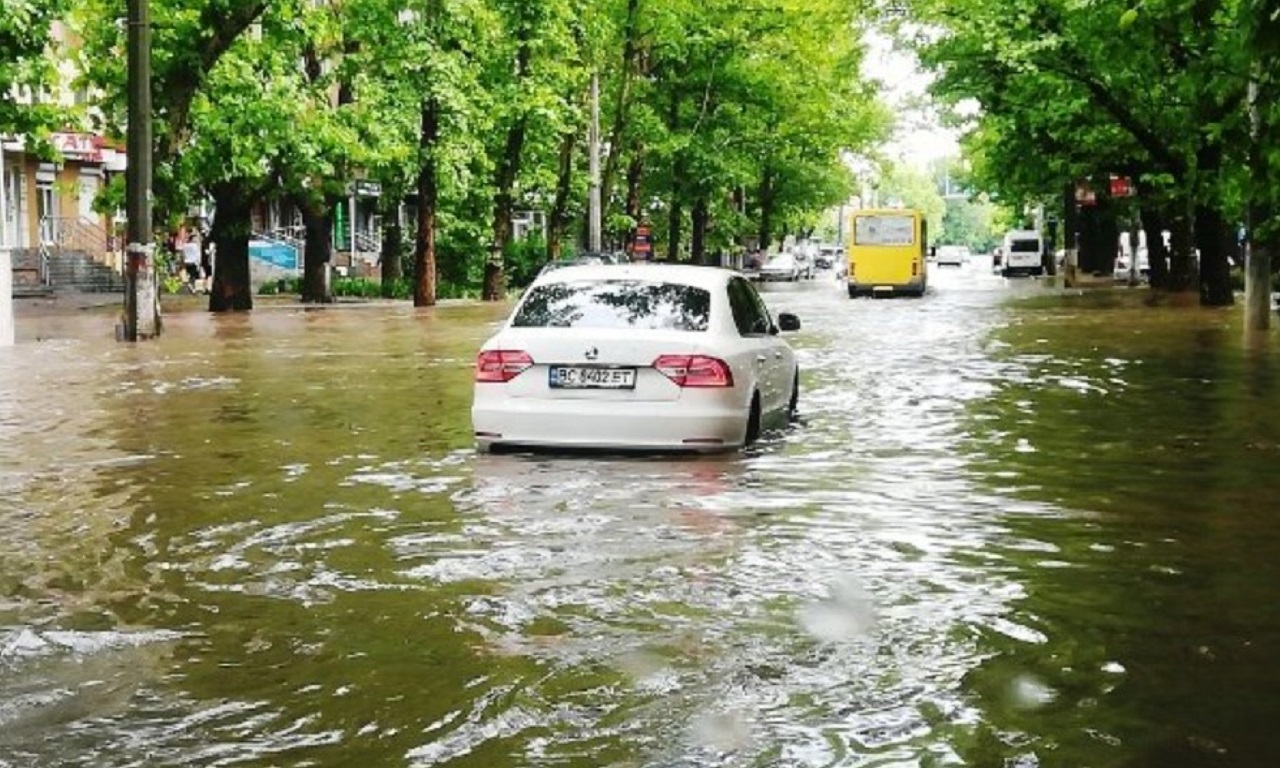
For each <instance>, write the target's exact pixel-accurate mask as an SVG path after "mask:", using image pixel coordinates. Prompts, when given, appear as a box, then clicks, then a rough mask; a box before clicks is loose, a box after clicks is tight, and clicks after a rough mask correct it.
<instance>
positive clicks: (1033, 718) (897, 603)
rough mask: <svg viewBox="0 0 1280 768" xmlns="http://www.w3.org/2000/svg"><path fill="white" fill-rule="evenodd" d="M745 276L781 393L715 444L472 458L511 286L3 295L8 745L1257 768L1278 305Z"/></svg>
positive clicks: (1263, 740) (1001, 284)
mask: <svg viewBox="0 0 1280 768" xmlns="http://www.w3.org/2000/svg"><path fill="white" fill-rule="evenodd" d="M763 291H764V294H765V298H766V300H767V303H768V304H769V305H770V307H771V309H772V310H773V311H774V312H775V314H776V313H777V312H778V311H781V310H786V311H793V312H796V313H797V314H798V315H800V317H801V319H802V321H803V323H804V327H803V330H802V331H801V332H800V333H798V334H795V335H794V336H792V337H791V341H792V344H793V346H794V347H795V348H796V349H797V353H798V355H799V359H800V364H801V370H802V380H801V387H802V394H801V400H800V406H801V411H802V414H803V419H802V423H801V424H799V425H797V426H796V427H794V428H792V429H790V430H788V431H786V432H784V433H776V434H772V435H769V436H767V437H766V439H765V440H763V441H762V442H761V443H760V444H758V445H756V446H753V447H752V448H751V449H749V450H748V451H746V452H744V453H734V454H728V455H722V456H711V457H701V458H673V457H657V458H643V457H626V456H601V457H581V456H546V455H536V456H530V455H505V456H487V455H477V454H476V453H475V452H474V450H473V448H472V443H471V435H470V421H469V414H468V409H469V407H470V401H471V386H472V385H471V365H472V362H473V359H474V354H475V351H476V349H477V347H478V346H479V344H480V343H481V341H482V340H483V339H484V338H485V337H487V336H488V334H489V333H490V332H491V330H492V328H493V325H494V324H495V323H497V322H498V321H499V320H500V319H501V318H502V317H503V316H504V315H505V313H506V310H507V307H505V306H501V307H499V306H479V305H466V304H454V305H444V306H441V307H437V308H434V309H431V310H422V311H415V310H414V309H412V308H411V307H408V306H403V305H395V306H390V305H372V306H368V307H342V308H328V309H313V310H304V309H299V308H290V307H276V308H262V309H259V310H257V311H255V312H254V313H252V314H250V315H244V316H228V317H215V316H211V315H208V314H206V313H203V312H188V313H180V314H169V315H167V316H166V327H165V333H164V336H163V337H162V338H160V339H159V340H157V341H155V342H149V343H145V344H139V345H136V346H130V345H126V344H117V343H116V342H115V341H113V340H112V325H113V318H112V315H111V314H110V313H109V312H108V313H93V312H87V313H80V314H79V315H76V316H74V317H70V318H38V319H33V318H24V317H23V316H22V315H21V314H19V317H18V323H17V331H18V341H19V343H18V345H17V346H16V347H14V348H11V349H0V537H2V538H3V539H4V541H5V542H6V544H5V547H4V556H3V558H0V768H19V767H21V768H28V767H29V766H86V767H88V766H93V767H95V768H97V767H100V766H113V767H114V766H233V765H234V766H285V765H287V766H348V765H366V766H370V767H372V766H474V767H476V768H494V767H502V766H543V765H555V766H582V767H584V768H586V767H588V766H662V767H671V768H675V767H677V766H953V765H954V766H962V765H963V766H1017V767H1019V768H1024V767H1026V768H1029V767H1031V766H1126V767H1129V766H1160V767H1161V768H1176V767H1182V766H1185V767H1186V768H1191V767H1193V766H1195V767H1196V768H1199V767H1202V766H1267V765H1276V764H1280V743H1278V742H1277V741H1276V739H1275V738H1274V737H1273V735H1272V733H1271V731H1270V729H1271V728H1272V727H1273V725H1272V724H1273V723H1274V722H1275V721H1276V719H1277V718H1278V717H1280V693H1278V692H1280V667H1277V665H1276V664H1275V660H1276V659H1277V658H1280V608H1278V606H1280V565H1277V562H1280V558H1278V557H1277V553H1280V518H1277V517H1276V515H1275V509H1276V507H1275V499H1277V498H1280V480H1278V479H1277V478H1280V473H1277V471H1276V470H1277V464H1278V462H1280V408H1277V407H1276V403H1277V402H1280V400H1278V398H1280V348H1277V347H1278V344H1277V342H1276V341H1275V340H1274V337H1273V340H1272V341H1271V342H1270V344H1269V348H1268V349H1264V350H1246V349H1245V348H1244V345H1243V344H1242V341H1241V338H1242V334H1241V332H1240V327H1239V324H1240V314H1241V311H1240V310H1239V309H1233V310H1201V309H1199V308H1194V309H1170V308H1147V307H1136V306H1128V305H1127V304H1124V303H1121V302H1116V303H1115V304H1114V306H1111V305H1109V303H1108V302H1107V301H1105V300H1097V301H1092V302H1081V301H1078V300H1077V301H1043V302H1037V303H1035V304H1032V305H1029V306H1017V307H1011V306H1009V305H1008V303H1007V302H1008V300H1009V299H1010V298H1012V297H1015V296H1020V295H1028V296H1041V295H1045V294H1049V293H1050V291H1047V290H1046V289H1045V288H1044V287H1043V286H1040V285H1039V284H1037V283H1036V282H1035V281H1031V280H1023V281H1005V280H1003V279H1001V278H998V277H996V276H993V275H991V274H990V273H989V272H988V271H986V270H984V269H982V268H980V267H979V265H976V264H970V265H967V266H965V267H962V268H952V269H935V270H934V271H933V273H932V289H931V291H930V294H929V295H928V296H926V297H925V298H923V299H920V300H912V299H902V300H867V299H862V300H856V301H851V300H849V299H848V298H847V296H846V295H845V293H844V289H843V287H842V285H841V284H839V283H837V282H835V281H833V280H831V279H830V278H823V279H820V280H815V281H812V282H805V283H800V284H781V285H769V286H766V287H765V288H764V289H763ZM1085 304H1090V305H1091V306H1085ZM1094 305H1096V306H1094ZM1273 334H1274V332H1273Z"/></svg>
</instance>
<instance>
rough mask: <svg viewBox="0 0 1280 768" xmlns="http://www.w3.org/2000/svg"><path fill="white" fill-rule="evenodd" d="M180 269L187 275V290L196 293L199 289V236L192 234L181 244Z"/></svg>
mask: <svg viewBox="0 0 1280 768" xmlns="http://www.w3.org/2000/svg"><path fill="white" fill-rule="evenodd" d="M182 268H183V269H184V270H186V273H187V280H186V284H187V288H188V289H189V290H190V291H191V292H192V293H198V292H199V288H200V236H199V235H197V234H195V233H192V234H191V236H190V237H188V238H187V241H186V242H185V243H183V244H182Z"/></svg>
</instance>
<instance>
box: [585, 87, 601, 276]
mask: <svg viewBox="0 0 1280 768" xmlns="http://www.w3.org/2000/svg"><path fill="white" fill-rule="evenodd" d="M587 144H588V148H589V150H590V151H589V155H590V172H591V191H590V192H589V194H588V199H587V250H589V251H599V250H600V204H601V200H600V197H601V195H600V75H598V74H595V73H593V74H592V75H591V127H590V129H589V130H588V132H587Z"/></svg>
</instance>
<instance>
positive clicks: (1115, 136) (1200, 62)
mask: <svg viewBox="0 0 1280 768" xmlns="http://www.w3.org/2000/svg"><path fill="white" fill-rule="evenodd" d="M1237 5H1238V4H1237V3H1233V2H1214V1H1212V0H1197V2H1192V3H1184V2H1174V0H1161V1H1157V2H1150V3H1144V4H1142V6H1141V10H1140V11H1136V10H1134V9H1132V8H1130V5H1129V4H1128V3H1127V1H1126V0H1107V1H1105V2H1100V3H1090V4H1083V5H1082V4H1076V3H1067V2H1061V1H1060V0H1019V1H1018V2H1017V3H1014V4H1012V5H1010V4H1005V5H1002V6H999V7H996V6H991V5H989V4H986V3H982V2H976V0H965V1H964V2H959V3H953V2H946V3H943V2H939V1H938V0H916V2H913V3H912V4H911V7H912V8H913V9H914V10H915V12H916V13H917V15H918V18H920V19H922V20H924V21H927V22H929V23H930V24H932V25H936V26H935V33H933V34H931V35H930V37H929V39H923V37H922V40H921V42H920V44H919V49H920V51H921V54H922V58H923V60H924V61H925V62H926V63H928V64H929V65H931V66H932V67H934V68H935V69H936V70H937V71H938V72H939V73H940V77H939V79H938V81H937V84H936V86H935V93H936V94H938V95H939V96H940V97H941V98H943V99H944V100H946V101H947V102H949V103H951V104H959V103H961V102H963V101H964V100H977V101H978V102H979V103H980V104H981V111H980V112H979V114H978V117H977V118H976V119H975V120H974V126H973V127H974V130H972V132H971V133H970V135H969V137H968V138H967V139H966V141H965V148H966V151H967V152H968V153H969V154H970V156H971V159H972V161H973V163H974V168H975V173H976V174H978V175H979V176H980V177H981V178H983V180H984V181H985V182H986V183H987V184H988V185H989V186H990V188H991V189H994V190H998V191H999V192H1000V195H1001V198H1002V199H1004V200H1006V201H1007V202H1008V201H1020V200H1028V199H1030V198H1040V199H1044V198H1046V197H1056V196H1058V194H1059V193H1060V190H1063V189H1064V188H1066V187H1068V186H1069V185H1071V184H1073V183H1074V182H1076V181H1077V180H1079V179H1084V178H1093V179H1095V180H1100V181H1099V182H1098V184H1099V186H1103V187H1105V180H1106V178H1107V175H1108V174H1111V173H1121V174H1126V175H1129V176H1131V177H1133V178H1135V179H1138V180H1139V182H1140V189H1141V191H1142V193H1143V196H1144V198H1145V201H1144V202H1145V203H1146V204H1148V205H1149V206H1150V209H1151V215H1150V216H1148V217H1146V218H1151V219H1155V218H1157V216H1156V214H1157V213H1161V214H1163V216H1161V218H1165V219H1167V220H1168V225H1169V227H1170V228H1171V229H1172V230H1173V231H1174V244H1175V248H1174V253H1173V254H1172V256H1171V259H1170V265H1169V266H1170V271H1169V275H1168V280H1167V281H1163V280H1160V281H1158V280H1157V279H1156V275H1154V274H1153V284H1156V283H1157V282H1164V284H1166V285H1167V286H1168V287H1170V288H1173V289H1175V290H1177V289H1183V288H1189V287H1194V286H1195V269H1194V266H1195V265H1194V260H1193V255H1192V254H1193V252H1194V250H1195V249H1196V248H1199V250H1200V253H1201V259H1200V264H1201V271H1200V276H1201V279H1200V283H1199V286H1200V290H1201V299H1202V302H1204V303H1207V304H1221V303H1229V302H1230V301H1231V295H1230V287H1229V284H1228V281H1227V279H1226V278H1227V275H1226V253H1225V251H1224V249H1223V247H1222V245H1223V243H1222V240H1223V239H1224V238H1223V237H1222V234H1223V233H1224V232H1225V231H1226V229H1227V227H1226V226H1225V222H1226V221H1228V220H1231V219H1232V218H1235V217H1236V216H1238V214H1239V206H1240V203H1239V199H1240V197H1239V195H1238V194H1235V193H1233V188H1234V187H1235V186H1237V183H1236V182H1235V181H1233V178H1232V177H1233V175H1235V174H1236V173H1237V171H1236V170H1235V169H1236V168H1238V164H1239V159H1238V150H1237V149H1236V147H1237V146H1238V145H1241V144H1242V143H1241V142H1237V141H1235V140H1234V139H1233V138H1232V137H1233V136H1236V135H1238V134H1239V132H1240V130H1241V128H1242V126H1243V123H1242V115H1243V110H1242V107H1241V105H1242V97H1243V94H1244V83H1245V78H1244V69H1243V62H1244V61H1245V58H1244V57H1243V55H1242V54H1241V52H1240V49H1241V45H1240V32H1239V29H1238V26H1239V25H1238V14H1237V8H1236V6H1237ZM938 31H940V32H941V34H937V32H938ZM1102 202H1103V203H1104V205H1103V206H1100V207H1099V209H1098V210H1100V211H1103V212H1106V211H1107V210H1108V209H1107V206H1106V205H1105V203H1107V202H1108V201H1107V200H1106V196H1105V194H1104V195H1103V201H1102ZM1113 215H1114V214H1113ZM1111 231H1112V232H1113V233H1114V224H1113V225H1111ZM1106 240H1107V238H1106V237H1103V238H1102V239H1101V240H1100V241H1099V242H1100V245H1101V246H1102V247H1103V250H1104V252H1105V251H1110V252H1112V253H1113V252H1114V238H1111V242H1110V243H1107V242H1106ZM1148 240H1149V242H1156V241H1159V240H1160V238H1159V237H1158V233H1157V237H1155V238H1153V237H1152V236H1151V234H1150V233H1149V235H1148ZM1153 266H1154V265H1153ZM1154 271H1155V270H1154V269H1153V273H1154Z"/></svg>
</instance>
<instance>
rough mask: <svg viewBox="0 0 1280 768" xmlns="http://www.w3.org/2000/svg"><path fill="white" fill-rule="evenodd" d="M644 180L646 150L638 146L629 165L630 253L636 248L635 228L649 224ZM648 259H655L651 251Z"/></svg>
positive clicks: (647, 256)
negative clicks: (643, 198) (642, 189)
mask: <svg viewBox="0 0 1280 768" xmlns="http://www.w3.org/2000/svg"><path fill="white" fill-rule="evenodd" d="M643 179H644V149H643V147H641V146H639V145H637V146H636V147H634V149H633V151H632V153H631V161H630V162H629V163H628V164H627V217H628V218H629V219H631V223H632V226H631V231H630V232H628V233H627V243H626V245H627V250H628V251H629V252H630V251H632V249H633V248H634V246H635V236H636V230H635V228H636V227H637V226H639V225H641V224H647V223H648V221H647V219H648V217H647V216H645V215H644V210H643V208H642V205H643V204H642V203H641V201H640V182H641V181H642V180H643ZM646 258H653V252H652V251H650V252H649V253H648V254H647V255H646Z"/></svg>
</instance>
